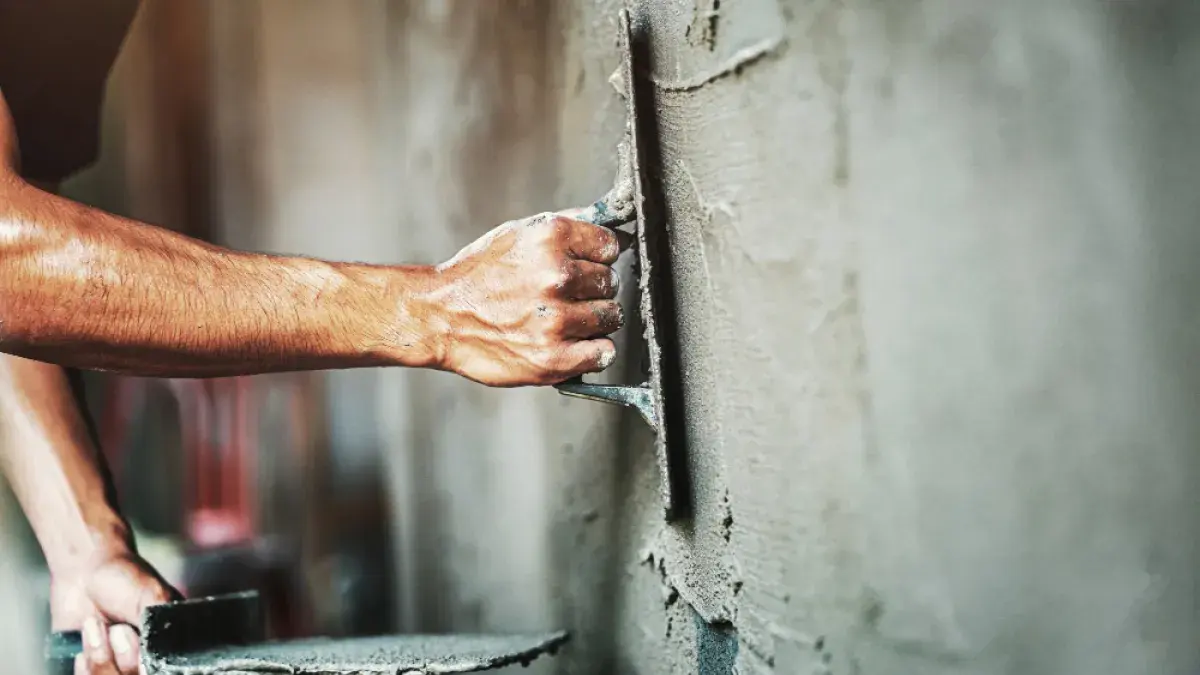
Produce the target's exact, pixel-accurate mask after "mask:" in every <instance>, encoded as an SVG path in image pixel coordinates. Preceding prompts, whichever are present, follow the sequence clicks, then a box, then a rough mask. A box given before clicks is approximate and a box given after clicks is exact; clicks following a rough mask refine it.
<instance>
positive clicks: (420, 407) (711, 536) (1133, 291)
mask: <svg viewBox="0 0 1200 675" xmlns="http://www.w3.org/2000/svg"><path fill="white" fill-rule="evenodd" d="M335 6H339V7H340V6H343V5H342V3H340V2H338V3H332V2H330V3H324V4H323V3H320V2H310V1H306V2H304V3H299V2H296V3H288V5H287V7H290V8H292V9H290V10H288V11H294V12H300V13H304V12H316V13H317V14H316V15H315V16H317V17H321V16H324V15H322V14H320V12H322V11H324V12H333V11H334V10H333V8H334V7H335ZM620 6H621V3H620V2H618V0H588V1H586V2H576V3H558V2H552V1H551V0H545V1H543V2H507V1H505V2H501V1H500V0H494V1H482V0H479V1H476V2H459V3H451V2H446V1H439V0H424V1H421V2H394V3H377V2H367V3H363V4H362V5H359V6H356V7H357V8H358V10H357V11H358V12H359V13H358V14H357V15H356V16H357V17H358V19H357V21H358V22H359V23H357V24H354V25H350V26H348V25H347V24H344V23H339V22H337V21H333V20H326V19H318V20H315V21H309V22H301V23H300V24H298V25H299V26H301V27H305V30H306V31H307V32H306V33H305V35H306V36H307V37H305V38H304V39H307V40H313V41H314V43H315V42H319V41H320V39H321V35H322V31H340V32H339V33H338V34H339V35H343V38H344V35H345V34H347V33H346V31H351V32H350V33H349V34H352V35H359V36H362V37H361V40H362V41H363V42H362V43H359V42H356V41H355V40H344V39H343V40H342V44H346V45H348V44H349V43H354V46H355V47H356V48H361V49H362V51H361V54H360V53H359V52H355V54H359V56H360V57H361V61H360V62H358V63H359V65H358V66H347V67H354V68H361V69H362V70H363V71H364V72H365V73H366V75H364V78H365V79H361V80H358V81H357V84H356V85H355V86H354V87H350V88H349V89H344V88H343V89H318V90H313V91H308V92H307V93H304V90H303V88H300V89H298V90H294V89H284V88H275V89H271V91H272V92H274V93H273V94H272V98H271V99H270V101H271V103H270V105H272V106H274V107H273V108H272V110H274V111H275V113H273V114H274V115H275V116H276V117H275V118H277V119H285V118H289V119H290V116H288V115H285V114H284V112H286V111H287V110H288V108H287V106H289V105H297V106H300V107H302V108H303V109H304V115H305V116H303V117H298V118H295V119H294V120H293V122H291V123H289V125H281V126H277V127H272V128H270V129H268V130H267V131H266V132H265V133H267V134H268V135H274V137H275V141H274V142H273V143H272V144H271V147H273V148H275V152H276V154H275V155H272V157H273V158H274V159H273V160H272V161H274V162H276V163H277V164H278V165H279V167H282V168H288V167H291V169H292V170H290V171H287V172H282V175H285V176H288V177H290V178H289V179H288V180H302V183H301V184H300V187H298V188H297V187H295V185H294V184H291V183H288V184H282V183H281V184H280V185H279V187H278V195H277V198H278V199H279V200H280V202H281V203H280V205H279V206H278V207H277V208H276V209H275V211H274V213H275V214H276V215H277V218H276V219H275V222H277V224H278V225H279V226H280V228H281V229H280V230H279V231H280V232H283V229H282V226H284V225H287V226H288V227H289V228H290V227H291V226H292V225H293V224H294V221H301V222H302V223H303V225H302V226H301V230H302V231H304V232H307V233H308V234H309V235H310V236H309V237H308V240H309V242H310V243H309V244H308V245H306V246H308V247H309V248H307V249H306V250H308V251H309V252H315V253H323V254H327V255H334V254H337V255H349V256H354V257H360V258H368V259H373V260H407V261H427V262H432V261H436V260H441V259H444V258H446V257H448V256H449V255H451V254H453V252H454V251H455V250H456V249H457V248H458V247H460V246H462V245H464V244H466V243H467V242H469V241H470V240H471V239H472V238H474V237H475V236H477V235H479V234H482V233H483V232H484V231H485V230H487V229H488V228H489V227H491V226H492V225H494V224H496V223H498V222H500V221H501V220H504V219H506V218H510V217H515V216H519V215H525V214H528V213H533V212H536V211H542V210H546V209H548V208H554V207H560V206H570V205H579V204H584V203H586V202H588V201H590V200H592V199H594V198H596V196H598V195H599V194H601V193H602V192H603V191H604V190H605V189H606V188H607V186H608V182H609V181H610V180H611V179H612V175H613V171H614V168H615V167H614V165H613V161H614V155H613V147H614V145H615V143H616V141H617V139H618V137H619V134H620V130H621V126H622V124H623V119H622V115H623V114H624V113H623V111H624V107H623V105H622V104H621V102H620V101H619V100H618V99H617V98H616V97H615V95H614V94H613V92H612V90H611V88H610V87H609V85H608V83H607V82H606V79H607V77H608V75H609V73H611V72H612V70H613V69H614V68H615V67H616V65H617V62H618V57H617V53H616V46H617V40H616V34H617V30H616V23H615V17H616V12H617V10H618V8H619V7H620ZM273 7H274V9H275V11H277V12H282V11H283V9H282V7H283V5H282V4H278V5H275V6H273ZM364 8H365V9H364ZM334 13H337V12H334ZM633 14H634V18H635V20H636V23H637V25H638V27H639V31H640V34H641V35H643V36H645V39H646V40H647V42H648V44H649V45H650V47H651V54H652V56H653V61H654V62H653V63H652V64H651V65H650V72H649V73H647V75H648V77H650V78H651V79H652V80H653V81H654V82H655V97H656V100H657V103H658V107H657V109H656V111H655V112H656V114H655V115H654V121H655V123H656V125H657V127H658V129H659V134H660V146H661V147H660V148H658V154H659V157H658V159H659V160H660V162H659V163H660V164H661V167H662V172H661V175H659V176H656V177H654V178H653V180H654V184H655V185H656V186H658V188H659V189H660V190H661V191H662V193H663V196H664V198H665V206H666V215H667V220H666V222H667V225H668V226H669V228H670V236H671V240H672V260H671V264H672V266H673V271H674V282H675V284H676V286H677V296H678V307H677V320H678V325H679V331H680V335H681V348H680V350H679V353H678V354H677V356H678V358H679V359H680V361H681V363H682V366H683V383H682V384H683V391H684V395H685V398H686V404H687V410H688V416H687V420H686V428H684V429H680V430H676V431H675V433H676V437H681V438H685V439H686V441H687V448H688V457H687V466H688V471H689V475H690V478H691V486H692V494H691V495H690V499H691V501H692V503H693V506H694V516H693V517H692V518H691V519H690V520H688V521H684V522H682V523H678V524H673V525H667V524H665V523H664V522H663V520H662V517H661V511H660V508H659V505H658V503H657V476H656V475H655V470H656V468H655V462H654V457H653V444H652V438H651V437H650V436H649V434H648V432H647V431H646V430H645V429H644V428H643V427H642V425H641V423H640V421H639V420H637V418H636V417H633V416H632V415H627V414H625V413H623V412H619V411H614V410H609V409H601V408H597V407H595V406H593V405H591V404H587V403H582V402H578V401H569V400H565V399H562V398H560V397H558V396H556V395H555V394H554V392H552V391H548V390H522V391H503V392H500V391H488V390H484V389H482V388H480V387H476V386H473V385H471V384H469V383H466V382H464V381H460V380H458V379H455V378H453V377H450V376H446V375H442V374H431V373H415V372H414V373H409V372H387V373H378V374H376V375H373V376H370V377H368V376H363V379H361V380H355V381H356V382H357V383H358V384H356V385H355V387H347V388H345V392H344V395H346V396H350V395H351V394H352V391H358V392H360V393H361V392H363V391H373V392H375V396H374V399H375V401H376V402H377V411H378V413H379V414H378V415H377V416H376V420H375V422H374V423H375V424H378V425H379V427H380V428H379V430H378V438H379V441H378V442H380V443H382V444H383V445H384V449H385V450H387V453H386V457H387V458H388V462H389V467H390V471H389V473H390V476H391V478H390V480H391V484H392V486H393V494H394V495H395V516H396V529H395V534H396V541H397V558H398V560H399V561H400V571H401V575H402V578H403V580H404V583H402V584H401V585H400V597H398V598H397V600H398V602H399V603H400V606H401V608H402V612H401V626H402V627H404V628H414V629H415V628H420V629H427V630H429V629H433V630H522V631H523V630H545V629H554V628H559V627H562V628H567V629H569V630H571V631H573V633H574V640H573V642H572V644H571V645H570V646H569V647H568V648H567V649H566V650H565V651H564V652H563V654H561V655H560V656H559V657H558V658H557V659H556V660H555V661H554V662H553V663H551V662H546V663H539V664H537V665H535V669H540V670H538V671H537V672H550V671H551V669H552V668H554V667H557V669H558V670H559V671H561V672H569V673H611V672H619V673H655V672H701V673H715V672H722V671H728V663H729V661H730V660H735V661H736V666H737V668H738V670H739V672H743V673H758V672H763V673H766V672H778V673H823V672H832V673H864V674H892V673H919V674H937V673H946V674H951V673H953V674H956V675H957V674H961V675H967V674H971V675H975V674H980V675H983V674H993V673H1012V674H1021V675H1026V674H1040V673H1045V674H1047V675H1064V674H1069V675H1074V674H1079V675H1085V674H1087V675H1090V674H1094V673H1113V674H1118V673H1120V674H1127V673H1143V672H1146V673H1149V672H1154V673H1181V674H1185V675H1188V674H1190V673H1191V672H1194V669H1196V668H1197V667H1200V647H1197V643H1196V641H1195V639H1194V636H1195V635H1196V633H1197V630H1198V629H1200V615H1198V613H1197V609H1196V607H1197V606H1200V605H1198V601H1200V597H1197V593H1198V592H1197V588H1198V585H1197V584H1196V570H1198V569H1200V559H1198V558H1200V553H1198V551H1200V547H1198V546H1197V545H1196V544H1197V533H1196V532H1197V530H1196V527H1195V523H1196V516H1194V515H1193V514H1194V512H1195V509H1196V500H1195V499H1194V498H1193V497H1192V492H1193V486H1194V485H1196V483H1197V479H1200V453H1197V451H1196V448H1197V447H1198V446H1200V422H1196V421H1194V420H1196V419H1200V418H1198V417H1197V416H1196V415H1195V414H1194V411H1193V410H1192V406H1193V405H1194V402H1195V401H1197V400H1198V399H1200V370H1198V369H1197V366H1196V365H1195V364H1197V363H1200V362H1198V361H1197V359H1196V358H1195V356H1194V355H1195V354H1196V353H1197V352H1198V350H1200V324H1198V323H1197V320H1196V318H1195V317H1196V316H1197V312H1196V311H1195V307H1196V303H1195V301H1194V300H1193V298H1194V297H1195V290H1194V289H1195V288H1196V287H1197V286H1198V284H1197V282H1198V281H1200V278H1198V277H1200V265H1196V263H1195V255H1194V252H1195V251H1196V250H1200V229H1198V228H1196V227H1195V226H1194V223H1193V220H1194V217H1195V214H1196V213H1197V212H1200V209H1198V208H1197V207H1200V204H1198V203H1197V202H1200V190H1196V189H1195V186H1194V185H1192V182H1193V181H1195V180H1196V179H1195V176H1197V175H1200V172H1198V171H1197V169H1200V166H1198V164H1200V147H1198V144H1200V140H1198V139H1200V129H1197V125H1200V121H1197V120H1200V114H1198V113H1200V109H1198V108H1200V99H1198V98H1197V97H1196V96H1195V95H1194V94H1193V93H1192V92H1193V91H1194V90H1195V86H1194V83H1195V82H1197V81H1200V77H1198V76H1200V72H1198V70H1200V52H1198V48H1200V40H1197V37H1196V36H1198V35H1200V6H1197V5H1196V4H1195V3H1193V2H1188V1H1187V0H1177V1H1169V0H1153V1H1148V2H1141V3H1119V2H1099V1H1097V2H1084V1H1082V0H1081V1H1078V2H1070V1H1067V0H1064V1H1062V2H1044V1H1041V0H1006V1H1005V2H998V1H996V0H653V1H651V0H639V1H637V2H634V3H633ZM279 25H291V24H279ZM290 34H291V32H290V31H280V32H278V33H276V34H275V35H276V37H277V38H278V39H280V40H283V39H286V36H287V35H290ZM268 37H270V36H269V35H268ZM268 42H269V40H268ZM346 48H347V49H349V47H348V46H347V47H346ZM338 53H341V52H338ZM331 58H332V57H331ZM355 58H358V57H355ZM310 67H312V68H314V69H316V68H317V65H315V64H310ZM316 75H320V73H319V72H318V73H316ZM316 75H314V76H316ZM372 78H376V79H372ZM333 79H336V80H338V81H343V78H333ZM268 81H269V80H268ZM322 91H324V92H325V93H324V94H322V93H321V92H322ZM364 91H366V92H368V93H367V94H364V93H363V92H364ZM289 92H290V93H289ZM298 92H299V93H298ZM339 92H340V93H339ZM301 93H304V95H303V96H301V95H300V94H301ZM364 108H367V109H371V108H373V109H375V110H376V112H377V114H371V113H370V110H367V111H366V112H363V109H364ZM348 110H349V111H350V112H347V111H348ZM354 110H358V112H353V111H354ZM330 119H339V120H342V123H341V124H342V126H340V127H339V126H337V125H331V124H330V123H329V120H330ZM296 120H299V121H296ZM303 120H308V122H304V121H303ZM364 130H365V131H364ZM368 132H375V133H374V135H372V133H368ZM341 133H345V134H347V136H346V138H347V139H349V140H348V141H346V142H345V143H343V142H334V141H331V140H330V139H336V138H338V137H337V136H333V135H332V134H341ZM314 134H324V136H320V135H314ZM306 138H307V143H308V145H305V146H303V147H304V150H303V153H301V154H297V153H299V151H296V152H292V153H286V152H284V150H282V149H280V148H282V147H283V145H281V144H283V143H285V142H290V141H303V140H304V139H306ZM346 148H352V149H353V152H352V153H345V152H342V151H343V150H345V149H346ZM310 151H312V152H320V153H321V156H322V161H321V162H319V163H315V162H309V161H308V160H306V159H305V157H311V156H312V155H310V154H308V153H309V152H310ZM231 152H232V150H231ZM280 153H282V154H280ZM326 179H336V180H338V181H340V182H339V183H337V185H338V187H337V189H336V190H332V189H322V187H321V186H323V185H326V184H327V183H326ZM333 184H334V183H328V185H333ZM346 194H352V195H355V199H358V200H362V201H361V202H356V203H354V204H351V205H350V206H351V207H352V208H350V210H349V211H346V210H343V209H340V208H333V207H334V206H335V205H338V204H339V200H342V201H345V195H346ZM368 202H369V203H368ZM347 213H351V214H357V218H358V219H357V220H356V219H354V218H347V216H346V214H347ZM322 214H326V215H322ZM330 219H344V220H343V221H342V222H337V223H334V224H333V225H331V224H330V222H331V220H330ZM371 221H374V222H379V221H382V222H383V223H385V226H384V227H378V226H377V225H376V226H374V227H376V228H377V229H375V230H371V229H361V228H367V227H368V226H367V225H364V224H363V223H368V222H371ZM329 232H335V233H336V234H337V237H334V238H330V237H329ZM372 232H373V233H372ZM289 236H290V235H289ZM289 241H290V240H288V241H282V240H281V241H278V242H276V244H274V245H276V246H277V247H290V248H295V247H296V245H294V244H292V243H289ZM315 242H328V243H329V245H330V246H332V248H329V249H328V250H324V249H315V248H312V247H314V246H316V243H315ZM324 245H325V244H322V246H324ZM630 287H632V284H625V288H630ZM615 370H616V371H617V372H614V373H613V374H611V375H610V377H613V378H618V377H620V376H621V373H622V372H623V371H626V370H628V368H617V369H615ZM372 387H374V388H372Z"/></svg>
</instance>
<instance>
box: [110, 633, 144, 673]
mask: <svg viewBox="0 0 1200 675" xmlns="http://www.w3.org/2000/svg"><path fill="white" fill-rule="evenodd" d="M108 644H109V645H110V646H111V647H112V651H113V659H114V660H115V661H116V664H117V670H119V671H120V672H121V675H137V671H138V637H137V632H136V631H134V630H133V626H130V625H129V624H124V623H123V624H118V625H116V626H111V627H110V628H109V629H108Z"/></svg>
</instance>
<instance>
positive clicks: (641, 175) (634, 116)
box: [619, 9, 680, 520]
mask: <svg viewBox="0 0 1200 675" xmlns="http://www.w3.org/2000/svg"><path fill="white" fill-rule="evenodd" d="M619 21H620V24H621V59H622V64H621V68H622V71H621V74H622V78H623V79H624V82H625V106H626V124H628V125H629V144H630V147H629V162H630V174H631V176H632V178H633V203H634V208H635V212H636V213H637V230H636V233H637V247H638V268H639V270H638V271H639V273H638V291H639V294H640V296H641V305H640V307H639V308H638V309H639V313H640V314H641V317H642V331H643V332H642V335H643V337H644V338H645V340H646V348H647V350H648V356H649V359H648V360H649V365H650V372H649V377H648V378H647V381H646V386H647V388H648V389H649V398H650V406H651V407H652V408H653V415H652V416H648V417H647V419H651V418H652V419H653V420H655V425H654V427H655V431H656V434H655V441H654V444H655V454H656V455H657V460H658V472H659V492H660V494H661V497H662V505H663V512H664V514H665V515H666V517H667V519H668V520H670V519H673V518H675V517H676V516H678V515H680V514H679V511H680V508H679V507H680V503H679V497H680V496H679V495H676V494H675V489H674V481H673V479H672V476H671V463H670V457H669V455H668V454H667V443H668V440H669V439H668V437H667V436H668V431H669V429H668V425H667V423H666V422H667V417H666V414H665V412H664V401H663V373H662V366H663V361H662V345H661V343H660V342H659V340H660V339H661V338H660V330H659V325H658V321H659V320H660V317H659V315H658V314H657V313H656V310H658V309H660V307H659V305H660V302H659V301H658V292H659V289H658V288H657V287H656V283H657V282H658V280H656V279H655V274H656V269H657V267H658V265H659V263H660V262H665V261H659V260H657V253H658V252H659V251H660V250H661V246H659V245H655V244H656V243H657V242H652V241H651V237H652V236H663V233H662V232H661V231H656V232H654V233H651V228H662V227H663V223H661V222H653V223H652V222H648V218H649V217H651V216H654V217H657V214H658V213H659V211H658V209H653V210H652V211H650V210H648V208H647V206H648V205H647V202H646V179H647V176H646V175H645V167H646V166H647V159H648V158H647V157H646V156H645V154H644V153H645V152H646V151H647V147H646V143H645V141H646V133H647V128H646V127H645V126H644V125H645V122H644V121H643V120H642V119H641V116H640V115H641V111H640V110H639V101H638V98H639V96H640V95H641V91H642V88H641V87H642V85H643V84H644V83H643V82H641V80H639V79H638V78H639V76H640V75H641V73H640V72H639V68H638V66H639V65H640V64H638V63H636V58H637V54H638V53H639V52H638V50H637V49H635V43H634V40H635V39H636V38H635V35H634V26H633V22H632V21H631V19H630V16H629V11H628V10H624V9H623V10H621V12H620V15H619Z"/></svg>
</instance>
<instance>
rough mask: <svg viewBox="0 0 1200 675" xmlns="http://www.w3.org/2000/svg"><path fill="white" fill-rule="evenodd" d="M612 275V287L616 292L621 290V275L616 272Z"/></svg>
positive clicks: (612, 272) (613, 271)
mask: <svg viewBox="0 0 1200 675" xmlns="http://www.w3.org/2000/svg"><path fill="white" fill-rule="evenodd" d="M610 273H611V274H612V287H613V290H614V291H617V290H620V289H621V275H620V274H617V271H616V270H612V271H611V272H610Z"/></svg>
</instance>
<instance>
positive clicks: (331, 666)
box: [55, 592, 567, 675]
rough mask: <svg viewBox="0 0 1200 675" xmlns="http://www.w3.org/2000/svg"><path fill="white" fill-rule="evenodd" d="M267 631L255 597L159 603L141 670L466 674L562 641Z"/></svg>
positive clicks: (192, 674) (521, 659) (558, 636)
mask: <svg viewBox="0 0 1200 675" xmlns="http://www.w3.org/2000/svg"><path fill="white" fill-rule="evenodd" d="M264 633H265V629H264V622H263V612H262V605H261V603H260V602H259V598H258V594H257V593H253V592H249V593H237V594H233V595H225V596H217V597H208V598H199V599H194V600H185V601H182V602H173V603H168V604H165V605H157V606H154V607H150V608H148V609H147V610H146V612H145V614H144V615H143V617H142V665H143V666H144V667H145V671H146V673H147V675H209V674H212V675H220V674H222V673H225V674H232V673H238V674H242V673H289V674H291V675H301V674H303V675H318V674H330V675H332V674H337V675H343V674H345V673H363V674H364V675H366V674H371V673H388V674H394V673H471V672H478V671H482V670H490V669H492V668H499V667H502V666H506V665H509V664H514V663H521V664H528V663H530V662H532V661H533V660H534V659H536V658H538V657H539V656H541V655H542V654H545V653H553V652H554V651H555V650H556V649H558V647H560V646H561V645H562V644H563V643H564V642H566V640H567V634H566V633H564V632H561V631H560V632H555V633H545V634H537V635H392V636H380V637H364V638H347V639H332V638H307V639H302V640H282V641H266V640H265V639H264V637H265V635H264ZM55 644H56V645H57V646H60V647H61V646H62V645H63V644H64V643H63V642H62V641H61V640H56V641H55ZM56 656H57V657H60V658H61V657H67V656H70V658H73V655H66V654H56Z"/></svg>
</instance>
